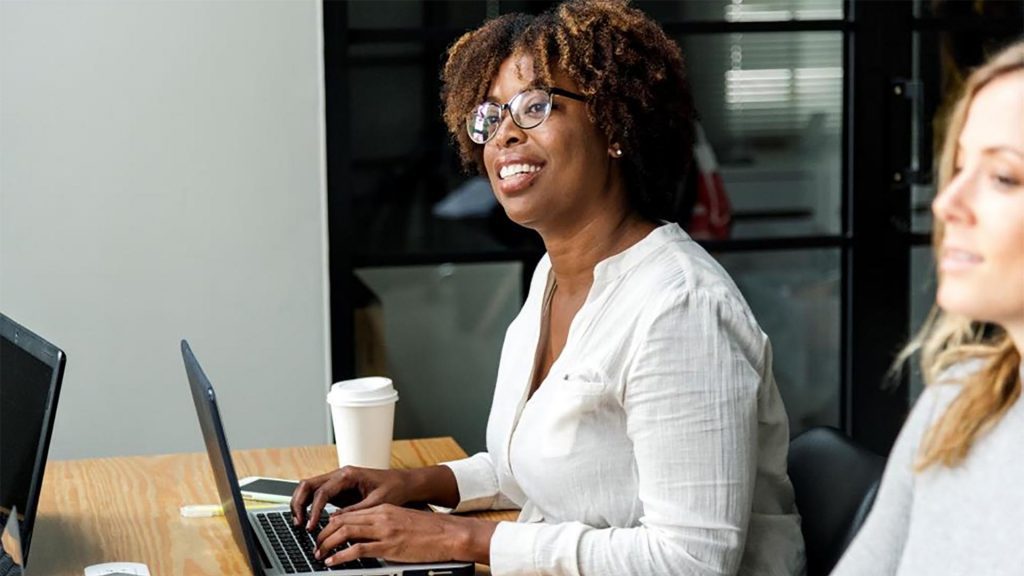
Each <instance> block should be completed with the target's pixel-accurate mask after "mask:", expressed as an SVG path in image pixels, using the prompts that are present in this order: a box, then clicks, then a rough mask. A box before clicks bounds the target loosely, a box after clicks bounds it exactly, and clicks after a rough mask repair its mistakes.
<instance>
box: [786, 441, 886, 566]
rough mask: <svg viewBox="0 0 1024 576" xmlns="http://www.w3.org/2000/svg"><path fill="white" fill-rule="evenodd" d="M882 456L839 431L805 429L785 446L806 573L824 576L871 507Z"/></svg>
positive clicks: (858, 528) (880, 470)
mask: <svg viewBox="0 0 1024 576" xmlns="http://www.w3.org/2000/svg"><path fill="white" fill-rule="evenodd" d="M884 468H885V458H883V457H881V456H879V455H877V454H874V453H872V452H870V451H868V450H867V449H865V448H863V447H861V446H859V445H857V444H856V443H854V442H853V441H852V440H850V439H849V438H847V437H846V436H844V435H843V433H842V432H840V431H838V430H836V429H834V428H828V427H824V426H821V427H817V428H811V429H810V430H807V431H805V432H804V433H802V434H800V435H799V436H798V437H796V438H795V439H793V441H792V442H790V445H789V479H790V480H791V481H792V482H793V492H794V494H795V496H796V505H797V509H798V510H799V512H800V516H801V517H802V522H801V526H800V529H801V531H802V532H803V535H804V544H805V546H806V551H807V576H825V575H827V574H828V573H829V572H831V571H832V568H833V567H834V566H835V565H836V562H838V561H839V558H840V557H841V556H842V555H843V551H845V550H846V547H847V546H848V545H849V544H850V542H851V541H852V540H853V537H854V536H855V535H856V534H857V531H858V530H860V527H861V524H863V523H864V519H865V518H866V517H867V515H868V512H869V511H870V510H871V505H872V504H873V503H874V501H875V494H876V493H877V491H878V484H879V482H880V481H881V478H882V471H883V470H884Z"/></svg>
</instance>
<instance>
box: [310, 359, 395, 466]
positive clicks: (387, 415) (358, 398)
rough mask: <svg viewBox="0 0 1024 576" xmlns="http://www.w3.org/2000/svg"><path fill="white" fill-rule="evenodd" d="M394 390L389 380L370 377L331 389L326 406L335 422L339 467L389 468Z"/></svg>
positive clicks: (337, 384)
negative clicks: (328, 407) (329, 408)
mask: <svg viewBox="0 0 1024 576" xmlns="http://www.w3.org/2000/svg"><path fill="white" fill-rule="evenodd" d="M395 402H398V392H396V391H395V388H394V386H393V385H392V383H391V379H390V378H384V377H380V376H372V377H369V378H356V379H355V380H342V381H341V382H337V383H336V384H334V385H333V386H331V391H330V392H329V393H328V394H327V404H328V405H329V406H330V407H331V420H332V422H334V442H335V444H336V446H337V448H338V467H339V468H341V467H342V466H362V467H364V468H378V469H381V470H386V469H387V468H390V467H391V438H392V435H393V434H394V426H395Z"/></svg>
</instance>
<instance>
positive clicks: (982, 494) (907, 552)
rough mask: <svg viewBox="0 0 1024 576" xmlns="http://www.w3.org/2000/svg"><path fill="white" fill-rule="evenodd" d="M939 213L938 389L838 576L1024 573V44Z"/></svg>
mask: <svg viewBox="0 0 1024 576" xmlns="http://www.w3.org/2000/svg"><path fill="white" fill-rule="evenodd" d="M949 126H950V129H949V131H948V133H947V134H946V139H945V144H944V146H943V151H942V160H941V163H940V166H939V189H940V190H941V192H940V193H939V195H938V196H937V197H936V198H935V201H934V202H933V203H932V211H933V212H934V214H935V219H936V223H935V254H936V260H937V261H938V269H939V287H938V292H937V294H936V303H937V305H938V307H937V309H936V311H934V312H933V315H932V318H931V320H930V322H929V323H928V324H927V325H926V326H925V328H924V330H923V331H922V332H921V334H919V335H918V337H917V338H916V339H915V341H914V342H912V343H911V345H910V346H909V347H908V349H907V350H906V351H905V352H904V358H905V357H906V356H909V355H910V353H912V352H914V351H915V350H918V349H920V350H921V352H922V354H921V361H922V365H923V369H924V374H925V378H926V381H927V382H928V384H929V386H928V387H927V388H926V389H925V391H924V393H923V394H922V395H921V398H920V399H919V400H918V401H917V404H916V406H915V407H914V410H913V412H912V413H911V415H910V418H909V419H908V420H907V423H906V425H905V426H904V428H903V430H902V431H901V432H900V436H899V439H898V440H897V441H896V444H895V446H894V447H893V450H892V454H891V455H890V457H889V463H888V465H887V466H886V471H885V475H884V476H883V478H882V485H881V487H880V489H879V493H878V498H877V500H876V501H875V505H874V509H873V510H872V512H871V515H870V516H869V517H868V520H867V522H866V523H865V525H864V527H863V528H862V529H861V531H860V533H859V534H858V535H857V537H856V539H855V540H854V541H853V543H852V544H851V546H850V549H849V550H848V551H847V552H846V554H845V556H843V559H842V560H841V561H840V562H839V564H838V566H837V567H836V569H835V571H834V572H833V574H838V575H843V576H846V575H850V574H865V575H867V574H870V575H872V576H875V575H884V574H986V575H995V574H1011V573H1012V574H1020V572H1021V569H1022V567H1024V546H1022V545H1021V538H1020V529H1021V527H1022V526H1024V465H1022V464H1021V455H1022V454H1024V451H1022V449H1021V439H1022V438H1024V406H1022V405H1021V403H1020V402H1018V401H1017V400H1018V398H1019V397H1020V392H1021V377H1022V376H1021V362H1020V359H1021V351H1022V350H1024V42H1017V43H1016V44H1014V45H1012V46H1010V47H1009V48H1007V49H1005V50H1004V51H1003V52H1001V53H1000V54H999V55H997V56H996V57H995V58H994V59H992V60H991V61H990V62H989V63H988V64H986V65H985V66H983V67H981V68H979V69H978V70H977V71H975V72H974V73H973V74H972V75H971V76H970V78H969V79H968V81H967V83H966V84H965V88H964V93H963V95H962V96H961V97H960V99H959V101H958V103H957V105H956V107H955V109H954V112H953V115H952V117H951V121H950V124H949Z"/></svg>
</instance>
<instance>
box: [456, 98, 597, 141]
mask: <svg viewBox="0 0 1024 576" xmlns="http://www.w3.org/2000/svg"><path fill="white" fill-rule="evenodd" d="M555 96H565V97H566V98H572V99H573V100H579V101H580V102H585V101H586V100H587V99H586V98H585V97H583V96H581V95H579V94H575V93H573V92H569V91H568V90H562V89H561V88H528V89H526V90H523V91H522V92H520V93H519V94H516V95H515V96H513V97H512V99H511V100H509V101H508V103H507V104H495V103H494V102H484V103H483V104H481V105H479V106H477V107H476V109H474V110H473V111H472V112H470V113H469V114H467V115H466V131H467V132H469V139H470V140H472V141H473V142H476V143H477V144H486V143H487V142H488V141H490V139H491V138H494V135H495V134H497V133H498V127H499V126H501V120H502V116H503V115H504V112H505V110H508V111H509V112H510V115H511V116H512V121H513V122H515V123H516V126H519V127H520V128H522V129H523V130H529V129H530V128H536V127H537V126H540V125H541V123H543V122H544V121H545V120H547V119H548V116H550V115H551V102H552V99H553V98H554V97H555Z"/></svg>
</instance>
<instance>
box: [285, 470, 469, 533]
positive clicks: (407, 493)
mask: <svg viewBox="0 0 1024 576" xmlns="http://www.w3.org/2000/svg"><path fill="white" fill-rule="evenodd" d="M347 490H350V491H355V493H356V494H355V495H357V496H358V498H359V500H358V501H357V502H355V503H351V504H348V505H347V506H342V508H341V511H342V512H353V511H355V510H363V509H366V508H371V507H373V506H379V505H381V504H395V505H396V506H401V505H402V504H406V503H408V502H431V503H433V504H440V505H441V506H445V507H448V508H454V507H455V506H457V505H458V503H459V487H458V484H457V483H456V481H455V474H453V473H452V471H451V469H450V468H448V467H447V466H428V467H426V468H415V469H410V470H375V469H373V468H357V467H355V466H345V467H344V468H339V469H337V470H335V471H334V472H329V473H327V474H321V475H320V476H316V477H313V478H308V479H306V480H303V481H302V482H299V487H298V488H296V489H295V492H294V493H293V494H292V502H291V507H292V518H293V519H294V520H293V522H294V523H295V525H296V526H299V525H300V524H302V522H303V519H304V517H305V512H306V506H307V505H309V506H310V510H309V520H308V522H306V529H307V530H312V529H313V527H315V526H316V525H317V523H318V522H319V521H320V514H321V513H322V512H323V509H324V506H326V505H327V503H328V502H330V501H332V500H334V499H336V498H338V497H339V495H342V493H343V492H345V491H347ZM351 499H352V498H351V497H349V498H347V499H346V501H350V500H351Z"/></svg>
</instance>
